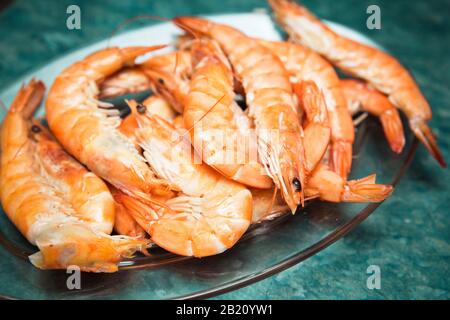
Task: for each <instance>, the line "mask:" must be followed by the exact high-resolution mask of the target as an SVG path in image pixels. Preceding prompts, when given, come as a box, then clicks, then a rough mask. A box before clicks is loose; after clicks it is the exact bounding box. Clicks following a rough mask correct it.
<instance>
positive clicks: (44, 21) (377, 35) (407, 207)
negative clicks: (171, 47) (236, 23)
mask: <svg viewBox="0 0 450 320" xmlns="http://www.w3.org/2000/svg"><path fill="white" fill-rule="evenodd" d="M303 3H304V4H305V5H307V6H308V7H309V8H310V9H312V10H313V11H314V12H315V13H316V14H317V15H319V16H320V17H322V18H325V19H329V20H332V21H336V22H339V23H341V24H344V25H346V26H348V27H351V28H353V29H356V30H358V31H359V32H361V33H363V34H365V35H367V36H369V37H371V38H372V39H374V40H375V41H377V42H378V43H380V44H381V45H382V46H383V47H385V48H387V49H388V50H389V51H390V52H392V53H393V54H394V55H395V56H396V57H398V58H399V59H400V60H401V61H402V62H403V64H404V65H406V66H407V67H408V68H409V69H410V70H411V72H412V73H413V74H414V76H415V77H416V79H417V81H418V83H419V85H420V87H421V88H422V90H423V92H424V94H425V95H426V96H427V98H428V99H429V101H430V103H431V105H432V106H433V111H434V117H433V121H432V122H431V124H432V126H433V128H434V129H435V132H436V134H437V135H438V137H439V141H440V145H441V148H442V151H443V153H444V157H445V158H446V159H447V160H449V142H450V136H449V134H450V108H449V104H450V89H449V83H450V58H449V52H450V19H449V18H448V14H447V13H448V12H450V2H449V1H445V0H442V1H439V0H436V1H410V0H396V1H387V0H386V1H375V0H370V1H360V0H358V1H357V0H343V1H329V0H322V1H317V0H309V1H306V0H305V1H303ZM70 4H78V5H79V6H80V8H81V14H82V17H81V20H82V21H81V23H82V25H81V26H82V29H81V30H73V31H70V30H67V28H66V18H67V14H66V8H67V6H68V5H70ZM371 4H378V5H379V6H380V8H381V13H382V29H381V30H368V29H367V28H366V19H367V14H366V8H367V6H368V5H371ZM256 8H267V5H266V3H265V1H258V0H246V1H242V0H189V1H187V0H174V1H162V0H160V1H152V0H151V1H133V2H132V1H93V0H90V1H75V0H70V1H56V0H54V1H50V0H45V1H14V2H13V3H12V4H11V5H10V6H8V7H7V8H6V9H4V10H3V11H1V12H0V39H1V40H0V41H1V42H0V56H1V57H2V58H1V59H0V88H4V87H6V86H8V85H9V84H10V83H12V82H13V81H14V80H15V79H16V78H17V77H19V76H21V75H23V74H25V73H27V72H29V71H31V70H32V69H34V68H36V67H37V66H39V65H42V64H45V63H46V62H48V61H50V60H52V59H53V58H55V57H57V56H59V55H61V54H64V53H66V52H68V51H71V50H73V49H76V48H79V47H82V46H84V45H86V44H89V43H92V42H95V41H97V40H100V39H104V38H107V37H109V36H110V34H111V32H112V31H113V30H114V28H116V27H117V26H118V25H119V24H120V23H121V22H123V21H124V20H126V19H128V18H131V17H133V16H136V15H144V14H146V15H158V16H162V17H166V18H170V17H173V16H175V15H179V14H214V13H225V12H228V13H230V12H249V11H252V10H254V9H256ZM153 23H156V22H153V21H148V20H145V21H137V22H134V23H132V24H131V25H129V26H128V27H127V28H135V27H139V26H142V25H144V24H145V25H148V24H153ZM449 181H450V175H449V171H448V170H447V169H445V170H443V169H440V168H439V167H438V166H437V164H436V163H435V162H434V160H433V159H432V158H431V157H430V156H428V155H427V153H426V151H425V150H424V148H423V147H420V148H419V151H418V153H417V155H416V158H415V159H414V161H413V163H412V165H411V167H410V169H409V171H408V172H407V173H406V175H405V176H404V178H403V179H402V181H401V183H400V184H399V185H398V187H397V189H396V191H395V193H394V195H393V197H392V198H391V199H389V200H388V201H386V203H384V204H383V205H382V206H381V207H380V208H379V209H378V210H377V211H376V212H375V213H374V214H373V215H372V216H371V217H370V218H369V219H368V220H366V221H365V222H364V223H363V224H362V225H360V226H359V227H358V228H357V229H356V230H354V231H353V232H352V233H350V234H349V235H348V236H347V237H345V238H344V239H342V240H341V241H339V242H337V243H336V244H334V245H332V246H331V247H329V248H327V249H326V250H324V251H322V252H320V253H319V254H317V255H315V256H313V257H312V258H310V259H308V260H306V261H305V262H303V263H301V264H299V265H296V266H294V267H292V268H290V269H288V270H286V271H284V272H282V273H280V274H277V275H275V276H272V277H270V278H268V279H266V280H263V281H261V282H258V283H256V284H253V285H251V286H248V287H245V288H242V289H240V290H237V291H234V292H231V293H228V294H225V295H222V296H219V297H218V298H219V299H220V298H228V299H420V298H437V299H449V298H450V280H449V278H448V275H449V274H450V267H449V266H450V224H449V222H448V221H449V219H448V212H449V199H450V182H449ZM372 264H375V265H378V266H380V268H381V277H382V280H381V285H382V287H381V290H368V289H367V287H366V279H367V276H368V275H367V274H366V269H367V267H368V266H369V265H372Z"/></svg>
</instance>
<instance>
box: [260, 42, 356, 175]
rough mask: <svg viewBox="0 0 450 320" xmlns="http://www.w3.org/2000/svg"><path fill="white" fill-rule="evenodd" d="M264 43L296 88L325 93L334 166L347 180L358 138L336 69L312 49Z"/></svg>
mask: <svg viewBox="0 0 450 320" xmlns="http://www.w3.org/2000/svg"><path fill="white" fill-rule="evenodd" d="M260 43H261V44H262V45H264V46H266V47H267V48H269V49H270V50H272V51H273V52H274V53H275V54H276V55H277V56H278V57H279V58H280V59H281V61H282V62H283V63H284V66H285V68H286V70H287V71H288V72H289V74H290V80H291V82H292V83H293V84H296V83H301V82H302V81H312V82H314V83H315V84H316V85H317V87H318V88H319V91H321V92H322V94H323V96H324V99H325V105H326V108H327V110H328V119H329V125H330V127H331V145H330V146H331V150H330V153H331V154H330V158H329V161H330V166H331V167H332V168H333V170H334V171H335V172H336V173H338V174H339V175H340V176H341V177H343V178H347V175H348V174H349V172H350V169H351V165H352V145H353V141H354V138H355V134H354V128H353V123H352V118H351V115H350V113H349V112H348V109H347V104H346V101H345V98H344V96H343V94H342V92H341V89H340V86H339V85H340V81H339V78H338V76H337V74H336V72H335V71H334V68H333V66H332V65H331V64H330V63H329V62H328V61H326V60H325V59H323V58H322V57H321V56H320V55H318V54H317V53H315V52H314V51H312V50H311V49H308V48H306V47H304V46H301V45H297V44H293V43H288V42H281V41H264V40H260ZM307 141H308V139H305V143H307ZM316 146H317V144H316V145H315V147H316Z"/></svg>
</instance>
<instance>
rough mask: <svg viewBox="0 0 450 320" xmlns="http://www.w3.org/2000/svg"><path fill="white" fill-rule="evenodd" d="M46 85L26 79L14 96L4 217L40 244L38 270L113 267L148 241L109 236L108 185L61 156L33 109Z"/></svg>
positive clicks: (5, 155)
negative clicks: (37, 119) (33, 115)
mask: <svg viewBox="0 0 450 320" xmlns="http://www.w3.org/2000/svg"><path fill="white" fill-rule="evenodd" d="M44 91H45V87H44V85H43V83H42V82H40V81H35V80H33V81H31V82H30V83H29V84H28V85H27V86H25V87H22V88H21V89H20V91H19V93H18V95H17V97H16V98H15V100H14V102H13V104H12V106H11V108H10V110H9V112H8V114H7V116H6V118H5V120H4V122H3V125H2V131H1V150H2V154H1V174H0V188H1V190H2V193H1V202H2V205H3V208H4V210H5V212H6V214H7V215H8V217H9V219H10V220H11V221H12V222H13V223H14V224H15V225H16V227H17V228H18V229H19V231H20V232H21V233H22V234H23V235H24V236H25V237H26V238H27V239H28V241H30V243H32V244H33V245H36V246H37V247H38V248H39V250H40V251H39V252H37V253H35V254H33V255H31V256H30V257H29V258H30V261H31V262H32V263H33V264H34V265H35V266H37V267H39V268H41V269H63V268H67V267H68V266H70V265H76V266H78V267H80V269H81V270H83V271H93V272H113V271H116V270H117V264H118V262H119V261H120V260H121V259H122V258H124V257H129V256H130V255H131V254H132V253H133V252H135V251H136V250H141V249H143V248H144V247H145V246H146V245H147V241H142V240H136V239H132V238H127V237H119V236H109V235H108V233H110V232H111V230H112V227H113V224H114V201H113V198H112V196H111V194H110V192H109V191H108V188H107V186H106V185H105V183H104V182H103V181H102V180H101V179H100V178H98V177H97V176H95V175H94V174H93V173H91V172H89V171H87V170H86V169H85V167H83V166H82V165H81V164H79V163H78V162H76V161H75V160H74V159H73V158H72V157H70V156H69V155H68V154H66V153H65V151H64V150H63V149H62V148H61V146H60V145H59V144H58V143H56V141H54V140H53V139H52V137H51V135H50V133H49V132H48V131H47V130H46V129H45V128H44V127H43V126H42V125H40V124H39V123H38V122H37V121H34V123H33V120H32V114H33V113H34V111H35V109H36V108H37V107H38V106H39V104H40V102H41V100H42V97H43V95H44Z"/></svg>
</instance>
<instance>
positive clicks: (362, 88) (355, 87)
mask: <svg viewBox="0 0 450 320" xmlns="http://www.w3.org/2000/svg"><path fill="white" fill-rule="evenodd" d="M341 89H342V92H343V93H344V96H345V99H346V100H347V107H348V108H349V110H350V112H351V113H352V114H353V113H356V112H358V111H366V112H368V113H370V114H372V115H374V116H375V117H378V118H379V119H380V122H381V125H382V126H383V130H384V134H385V136H386V139H387V140H388V142H389V146H390V147H391V149H392V151H394V152H395V153H401V152H402V150H403V147H404V146H405V135H404V133H403V124H402V120H401V119H400V115H399V113H398V111H397V109H396V108H395V107H394V105H392V103H391V102H390V101H389V99H388V98H387V97H386V96H385V95H383V94H382V93H380V92H379V91H377V90H375V89H373V88H371V87H370V86H369V85H368V84H367V83H364V82H363V81H359V80H353V79H343V80H341Z"/></svg>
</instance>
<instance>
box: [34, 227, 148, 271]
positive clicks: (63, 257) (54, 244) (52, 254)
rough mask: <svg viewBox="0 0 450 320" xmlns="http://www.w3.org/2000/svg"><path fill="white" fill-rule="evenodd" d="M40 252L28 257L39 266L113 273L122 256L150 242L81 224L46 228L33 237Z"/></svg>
mask: <svg viewBox="0 0 450 320" xmlns="http://www.w3.org/2000/svg"><path fill="white" fill-rule="evenodd" d="M36 245H37V246H38V247H39V249H40V251H39V252H37V253H35V254H33V255H31V256H29V259H30V262H31V263H32V264H33V265H34V266H36V267H38V268H40V269H66V268H68V267H70V266H76V267H78V268H80V270H81V271H85V272H116V271H117V270H118V263H119V262H120V260H122V259H123V258H131V257H132V256H133V254H134V253H135V252H136V251H142V250H145V248H146V247H148V246H149V245H150V241H149V240H146V239H136V238H132V237H126V236H109V235H107V234H104V233H100V232H95V231H93V230H92V229H90V228H88V227H86V226H85V225H83V224H80V223H72V224H64V225H56V226H52V227H49V229H47V230H46V232H45V233H41V235H40V236H39V237H38V238H37V239H36Z"/></svg>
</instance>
